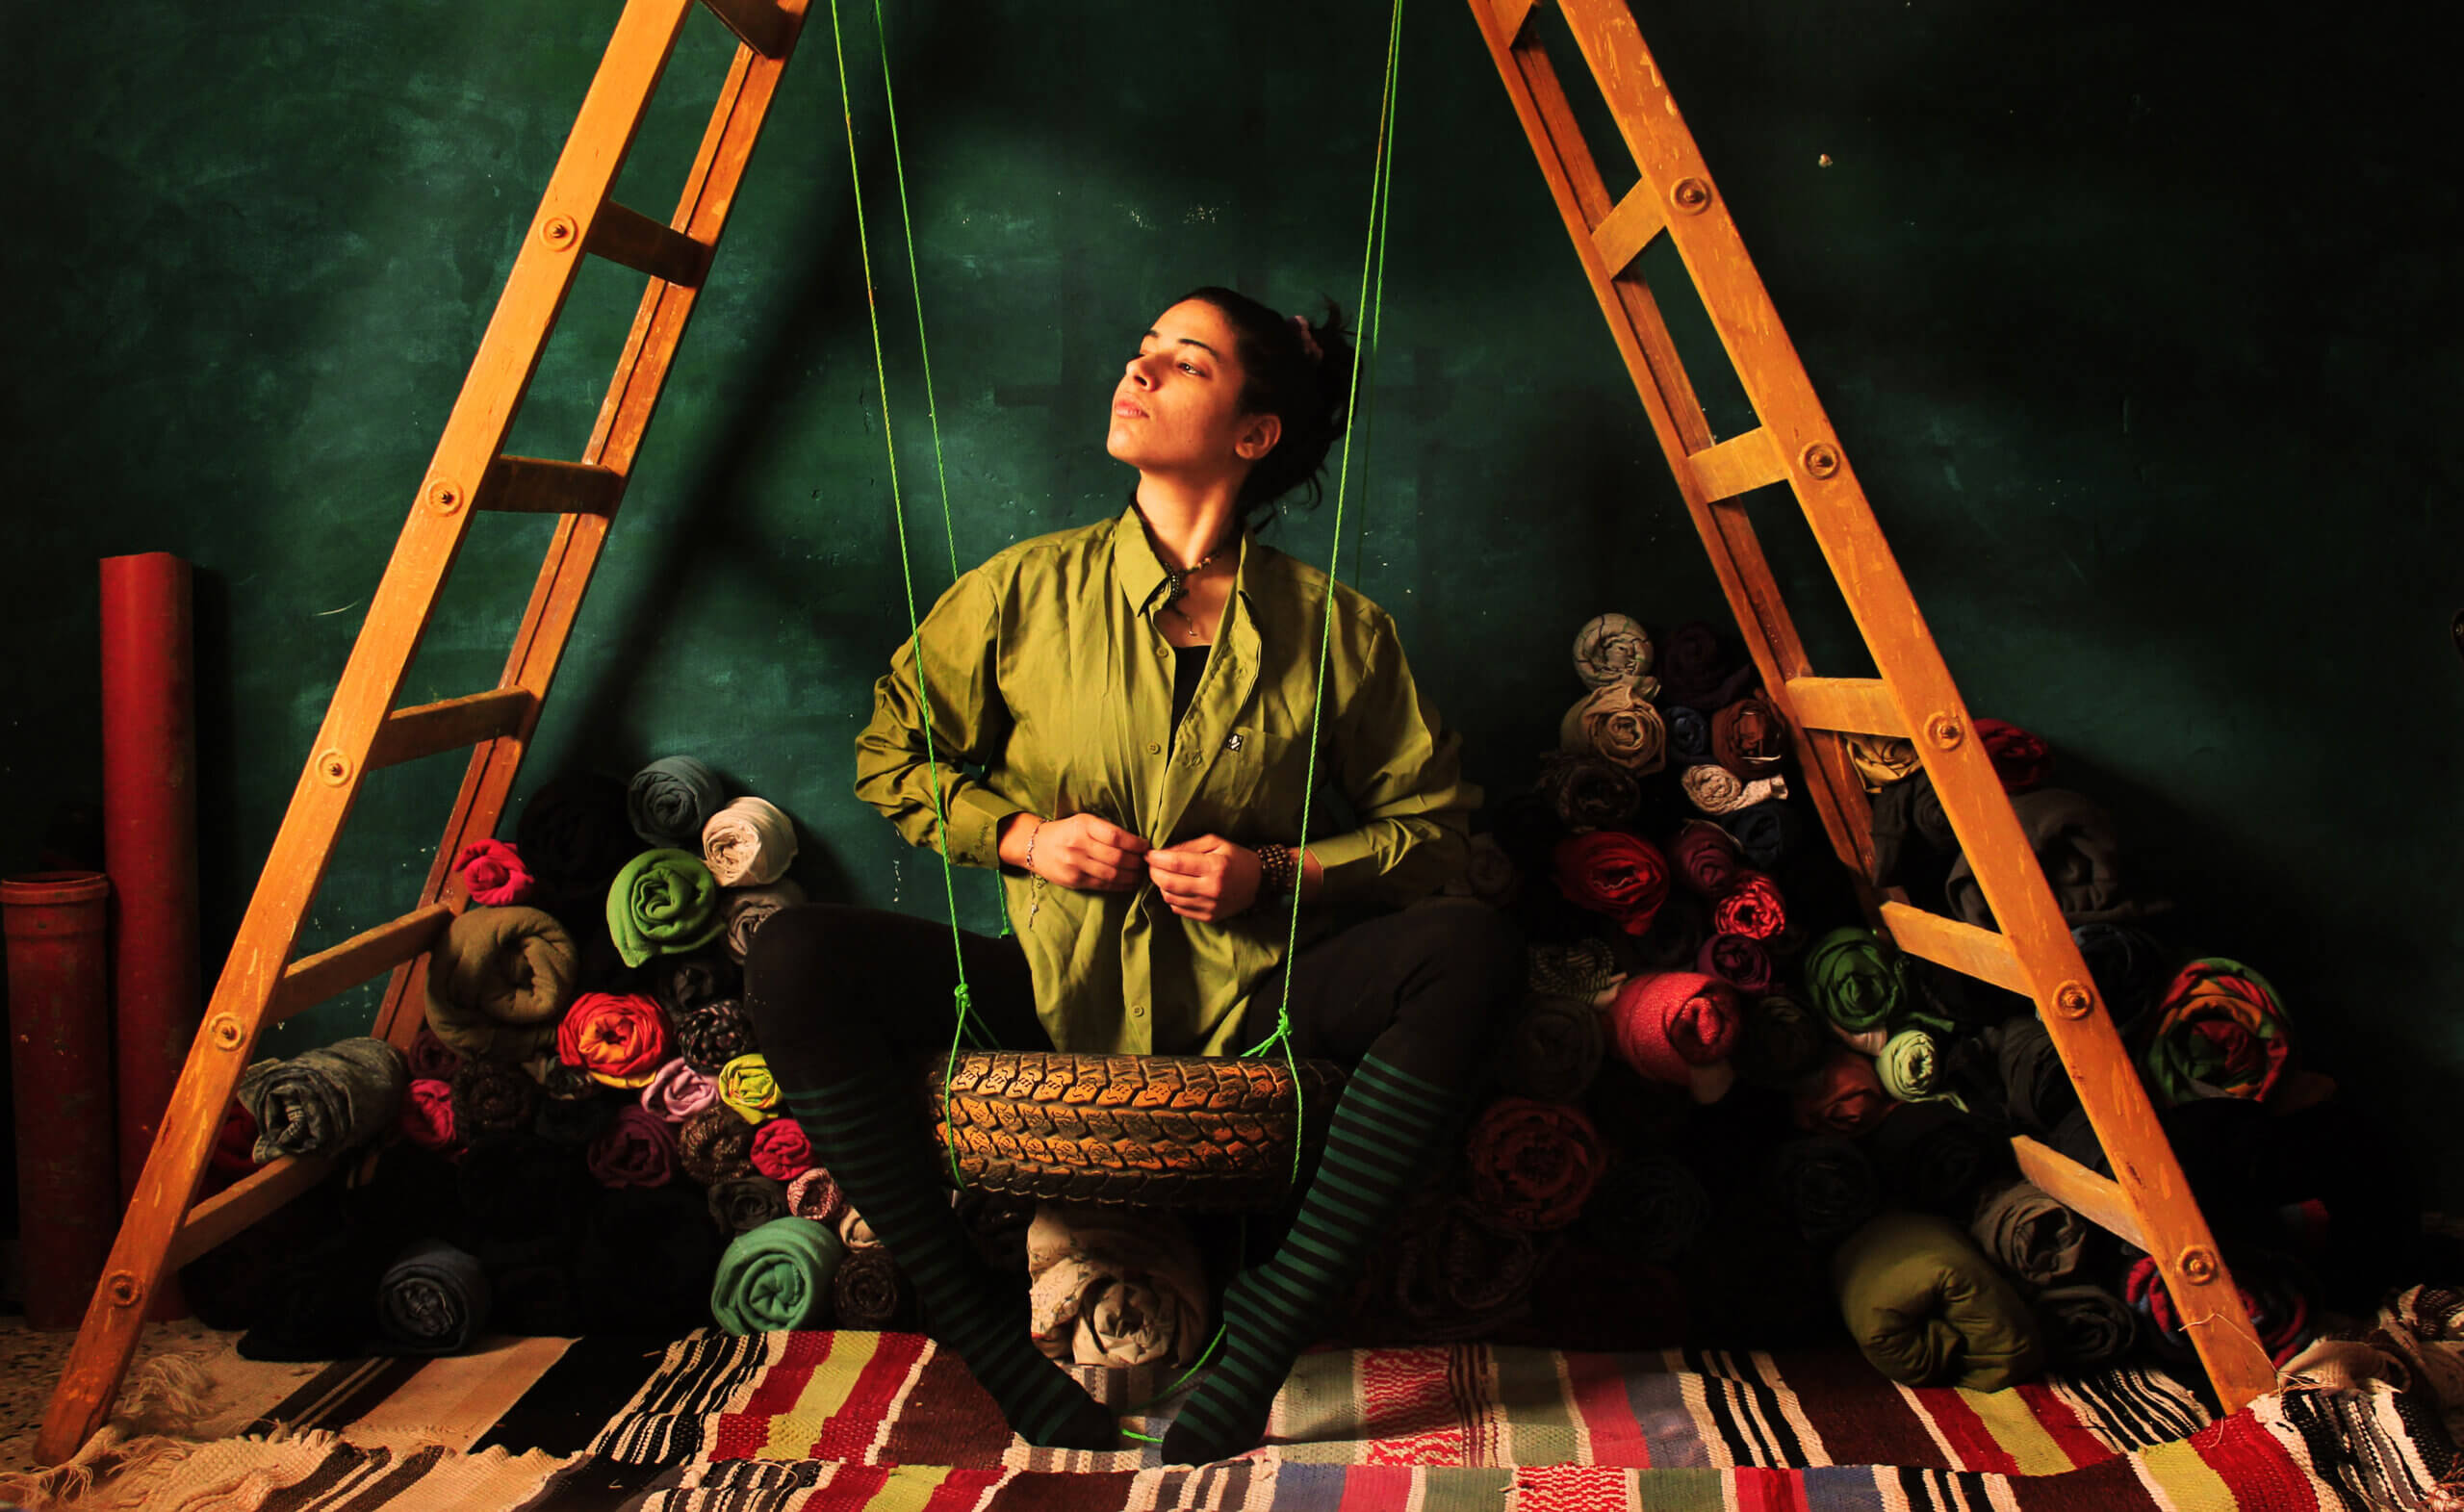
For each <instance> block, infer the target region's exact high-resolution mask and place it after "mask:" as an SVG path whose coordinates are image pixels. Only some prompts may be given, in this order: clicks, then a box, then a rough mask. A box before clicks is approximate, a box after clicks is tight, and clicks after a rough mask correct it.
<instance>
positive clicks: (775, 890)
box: [719, 877, 805, 961]
mask: <svg viewBox="0 0 2464 1512" xmlns="http://www.w3.org/2000/svg"><path fill="white" fill-rule="evenodd" d="M804 901H805V890H804V889H803V888H802V887H799V886H797V885H796V880H795V879H794V878H793V877H782V878H780V879H779V880H778V881H777V882H774V883H772V884H770V885H769V886H767V887H731V888H729V889H728V891H727V892H726V893H725V894H723V895H722V896H721V898H720V901H719V910H720V921H719V923H720V930H721V934H720V935H719V938H720V939H721V940H722V941H723V942H725V944H726V945H727V951H728V954H729V955H730V956H732V957H733V958H734V959H735V960H737V961H742V960H743V959H744V954H745V952H746V951H749V950H751V949H752V948H753V936H754V935H755V934H756V933H757V931H758V930H759V929H760V928H761V926H762V925H764V924H766V923H768V922H769V920H770V915H772V914H773V913H776V912H778V911H779V910H781V909H792V908H794V907H795V906H796V905H798V904H800V903H802V902H804Z"/></svg>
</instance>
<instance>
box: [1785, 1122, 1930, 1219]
mask: <svg viewBox="0 0 2464 1512" xmlns="http://www.w3.org/2000/svg"><path fill="white" fill-rule="evenodd" d="M1906 1111H1907V1110H1906V1109H1902V1110H1900V1112H1902V1113H1905V1112H1906ZM1884 1121H1885V1122H1888V1121H1889V1120H1888V1119H1886V1120H1884ZM1770 1180H1771V1185H1772V1189H1773V1191H1774V1192H1776V1193H1777V1195H1778V1197H1779V1204H1780V1210H1781V1211H1782V1212H1783V1213H1785V1214H1786V1215H1787V1216H1788V1219H1789V1221H1790V1222H1791V1223H1793V1224H1794V1225H1795V1226H1796V1230H1797V1232H1798V1234H1800V1235H1801V1236H1803V1237H1804V1239H1805V1242H1806V1243H1808V1244H1810V1245H1812V1246H1813V1247H1814V1248H1815V1249H1817V1250H1828V1249H1830V1248H1831V1247H1832V1246H1833V1245H1835V1244H1837V1243H1839V1242H1840V1241H1841V1240H1843V1239H1846V1238H1847V1237H1848V1236H1849V1235H1851V1234H1853V1233H1855V1232H1856V1231H1857V1230H1859V1229H1861V1228H1862V1227H1864V1226H1865V1224H1866V1222H1867V1221H1868V1220H1869V1219H1871V1218H1872V1217H1873V1216H1874V1215H1875V1214H1877V1213H1880V1212H1881V1211H1882V1210H1883V1184H1882V1177H1881V1175H1880V1173H1879V1172H1877V1171H1876V1170H1875V1169H1874V1163H1873V1162H1872V1161H1870V1160H1868V1159H1866V1157H1865V1152H1864V1151H1863V1150H1861V1149H1859V1148H1858V1147H1857V1145H1856V1142H1855V1141H1854V1140H1845V1139H1841V1138H1840V1137H1839V1136H1837V1135H1833V1134H1817V1135H1813V1136H1810V1137H1809V1138H1806V1139H1802V1140H1788V1141H1787V1142H1786V1143H1784V1144H1782V1145H1781V1146H1779V1147H1778V1148H1777V1149H1775V1150H1773V1151H1772V1152H1771V1164H1770Z"/></svg>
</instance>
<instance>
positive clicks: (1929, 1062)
mask: <svg viewBox="0 0 2464 1512" xmlns="http://www.w3.org/2000/svg"><path fill="white" fill-rule="evenodd" d="M1874 1074H1875V1075H1876V1076H1877V1077H1879V1078H1880V1079H1881V1080H1882V1084H1883V1090H1884V1091H1886V1092H1888V1093H1890V1094H1891V1095H1892V1096H1893V1097H1896V1098H1898V1099H1899V1100H1900V1101H1901V1102H1904V1103H1949V1104H1950V1105H1951V1106H1952V1107H1954V1108H1957V1109H1958V1110H1959V1111H1960V1112H1962V1113H1965V1112H1967V1105H1966V1104H1965V1103H1963V1102H1961V1101H1960V1099H1959V1094H1958V1093H1956V1092H1950V1091H1945V1090H1943V1089H1942V1088H1941V1085H1940V1083H1941V1075H1942V1052H1941V1048H1940V1047H1939V1046H1938V1045H1937V1044H1936V1043H1935V1042H1934V1037H1933V1036H1932V1035H1929V1034H1927V1033H1926V1032H1925V1031H1924V1030H1922V1029H1903V1030H1901V1031H1900V1032H1899V1033H1897V1034H1895V1035H1893V1036H1891V1037H1890V1038H1888V1039H1886V1040H1884V1041H1883V1053H1882V1054H1880V1055H1878V1056H1876V1057H1874Z"/></svg>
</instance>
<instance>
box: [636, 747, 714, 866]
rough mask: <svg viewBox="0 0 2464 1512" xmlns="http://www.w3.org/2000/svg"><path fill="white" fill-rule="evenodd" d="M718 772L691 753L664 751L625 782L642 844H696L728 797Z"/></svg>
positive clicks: (677, 845)
mask: <svg viewBox="0 0 2464 1512" xmlns="http://www.w3.org/2000/svg"><path fill="white" fill-rule="evenodd" d="M727 796H728V793H727V784H726V783H725V782H721V781H719V774H718V773H716V772H713V771H711V770H710V769H709V767H707V766H706V765H704V764H703V763H702V762H700V761H697V760H695V759H694V758H693V757H691V756H662V757H660V758H659V759H658V760H656V761H654V762H652V763H651V764H650V765H648V766H646V767H644V768H642V769H641V770H640V771H638V772H636V773H634V774H633V780H632V781H631V782H629V783H627V784H626V787H625V819H626V822H627V823H629V824H630V825H631V826H632V827H633V833H635V834H636V835H638V836H640V837H641V841H642V843H643V844H644V845H653V846H674V847H683V846H688V845H698V844H699V842H700V841H701V838H702V826H704V825H705V824H706V823H708V822H709V819H710V816H711V815H712V814H714V813H717V812H718V811H719V808H720V807H721V806H722V805H724V804H725V803H726V802H727Z"/></svg>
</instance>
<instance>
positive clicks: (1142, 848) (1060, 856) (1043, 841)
mask: <svg viewBox="0 0 2464 1512" xmlns="http://www.w3.org/2000/svg"><path fill="white" fill-rule="evenodd" d="M1027 817H1028V818H1029V819H1034V821H1035V822H1034V823H1033V824H1023V823H1020V824H1011V825H1008V826H1006V827H1005V828H1004V829H1003V830H1002V832H1001V846H1000V848H1001V859H1003V860H1005V861H1008V862H1009V863H1010V864H1011V865H1013V866H1016V867H1020V868H1022V869H1024V870H1028V871H1032V872H1034V873H1035V874H1036V875H1037V876H1039V877H1040V878H1042V879H1043V880H1044V881H1046V882H1048V883H1051V884H1053V885H1055V886H1057V887H1068V888H1071V889H1073V890H1076V891H1079V892H1132V891H1135V890H1136V889H1137V888H1138V887H1140V886H1141V885H1142V884H1144V883H1145V881H1146V850H1147V847H1146V841H1145V840H1144V839H1142V838H1141V837H1140V836H1138V835H1135V834H1132V833H1129V832H1128V831H1127V830H1124V829H1122V828H1121V827H1120V826H1118V825H1117V824H1110V823H1107V822H1106V821H1104V820H1102V819H1098V818H1096V817H1095V816H1094V815H1093V814H1091V813H1077V814H1071V815H1070V816H1069V817H1068V818H1066V819H1049V820H1046V819H1035V816H1034V815H1032V814H1030V815H1028V816H1027ZM1030 859H1032V860H1033V861H1034V863H1035V864H1034V865H1032V866H1029V865H1028V864H1027V863H1028V861H1029V860H1030Z"/></svg>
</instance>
